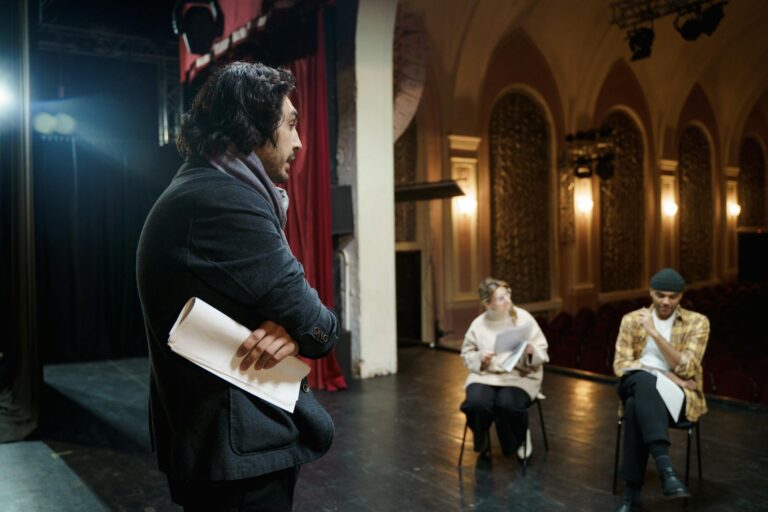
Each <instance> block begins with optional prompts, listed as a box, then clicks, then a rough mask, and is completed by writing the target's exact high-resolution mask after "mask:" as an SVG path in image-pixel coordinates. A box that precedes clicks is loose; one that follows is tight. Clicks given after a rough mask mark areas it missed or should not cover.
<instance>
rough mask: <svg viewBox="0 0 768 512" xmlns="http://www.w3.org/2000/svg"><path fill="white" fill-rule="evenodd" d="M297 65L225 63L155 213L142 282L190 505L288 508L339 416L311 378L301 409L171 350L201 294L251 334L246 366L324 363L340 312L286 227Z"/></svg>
mask: <svg viewBox="0 0 768 512" xmlns="http://www.w3.org/2000/svg"><path fill="white" fill-rule="evenodd" d="M293 89H294V79H293V75H291V74H290V73H289V72H288V71H285V70H281V69H272V68H269V67H267V66H264V65H262V64H251V63H242V62H236V63H233V64H229V65H226V66H224V67H223V68H221V69H219V70H218V71H216V72H215V73H214V74H213V75H212V76H211V77H210V78H209V79H208V80H207V81H206V83H205V84H204V85H203V87H202V88H201V89H200V91H199V93H198V94H197V96H196V97H195V99H194V101H193V104H192V108H191V110H190V112H188V113H187V114H186V115H185V118H184V121H183V123H182V127H181V134H180V135H179V138H178V141H177V144H178V148H179V151H180V153H181V154H182V155H183V156H184V157H186V163H185V164H184V165H183V166H182V167H181V168H180V169H179V171H178V172H177V173H176V176H174V178H173V180H172V181H171V183H170V185H169V186H168V188H167V189H166V190H165V191H164V192H163V194H162V195H161V196H160V198H159V199H158V200H157V202H156V203H155V205H154V207H153V208H152V210H151V211H150V213H149V216H148V217H147V221H146V223H145V225H144V229H143V231H142V233H141V238H140V240H139V248H138V261H137V278H138V286H139V295H140V298H141V305H142V309H143V312H144V321H145V324H146V329H147V338H148V341H149V351H150V372H151V375H150V383H151V389H150V417H151V433H152V438H153V446H154V450H155V451H156V453H157V458H158V465H159V467H160V470H161V471H163V472H164V473H165V474H166V476H167V477H168V483H169V487H170V493H171V498H172V500H173V501H174V502H176V503H178V504H180V505H182V506H183V507H184V510H188V511H193V510H201V511H202V510H205V511H225V510H226V511H231V510H239V511H245V510H248V511H250V510H260V511H261V510H266V511H286V510H291V507H292V502H293V491H294V486H295V483H296V479H297V477H298V470H299V466H300V465H301V464H304V463H307V462H310V461H312V460H315V459H317V458H319V457H321V456H322V455H323V454H324V453H325V452H326V451H327V450H328V448H329V447H330V444H331V439H332V437H333V423H332V421H331V418H330V417H329V415H328V414H327V413H326V412H325V410H323V408H322V407H321V406H320V405H319V404H318V403H317V401H316V400H315V398H314V397H313V395H312V393H311V392H310V390H309V387H308V386H307V384H306V380H305V382H304V383H303V384H302V391H301V392H300V393H299V399H298V402H297V404H296V408H295V410H294V412H293V413H292V414H291V413H288V412H286V411H284V410H282V409H279V408H277V407H274V406H272V405H271V404H269V403H267V402H265V401H263V400H260V399H259V398H256V397H254V396H252V395H249V394H247V393H245V392H243V391H242V390H240V389H239V388H236V387H234V386H232V385H230V384H228V383H227V382H226V381H224V380H222V379H220V378H218V377H216V376H214V375H213V374H211V373H209V372H207V371H206V370H203V369H202V368H200V367H198V366H197V365H195V364H193V363H191V362H189V361H187V360H186V359H183V358H182V357H180V356H178V355H176V354H175V353H173V352H172V351H171V350H170V348H169V347H168V345H167V339H168V333H169V331H170V329H171V326H172V325H173V323H174V321H175V320H176V317H177V316H178V314H179V312H180V311H181V308H182V306H183V305H184V303H185V302H186V301H187V300H188V299H189V298H190V297H199V298H200V299H202V300H204V301H205V302H207V303H208V304H210V305H212V306H213V307H215V308H216V309H218V310H220V311H222V312H223V313H225V314H226V315H228V316H230V317H232V318H233V319H235V320H236V321H237V322H239V323H241V324H243V325H245V326H248V327H250V328H252V329H255V330H254V331H253V333H252V334H251V335H250V336H249V337H248V339H246V340H244V341H243V344H242V345H241V346H240V348H239V349H238V352H237V356H238V357H242V361H241V363H240V368H241V369H243V370H244V369H247V368H248V367H249V366H253V367H254V368H256V369H257V370H259V369H262V368H271V367H273V366H275V365H276V364H278V363H279V362H280V361H281V360H282V359H284V358H285V357H287V356H289V355H296V354H301V355H302V356H304V357H310V358H318V357H321V356H323V355H325V354H327V353H328V351H330V350H331V348H332V347H333V345H334V344H335V343H336V341H337V339H338V332H337V321H336V318H335V316H334V315H333V313H332V312H331V311H330V310H329V309H328V308H326V307H325V306H324V305H323V304H322V303H321V302H320V300H319V298H318V296H317V293H316V292H315V290H313V289H312V288H311V287H310V286H309V285H308V284H307V281H306V279H305V278H304V271H303V268H302V266H301V265H300V264H299V262H298V261H296V259H295V258H294V257H293V254H292V253H291V250H290V248H289V247H288V243H287V241H286V238H285V234H284V233H283V226H285V221H286V209H287V207H288V197H287V194H286V193H285V191H284V190H283V189H280V188H277V187H275V185H274V184H275V183H283V182H285V181H286V180H288V176H289V174H290V169H291V162H292V161H293V159H294V157H295V154H296V152H297V151H298V150H299V149H301V141H300V140H299V136H298V133H297V132H296V123H297V121H298V117H299V114H298V112H297V111H296V109H295V108H294V107H293V105H292V103H291V101H290V99H289V98H288V95H289V94H290V93H291V91H293Z"/></svg>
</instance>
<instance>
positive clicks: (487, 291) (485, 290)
mask: <svg viewBox="0 0 768 512" xmlns="http://www.w3.org/2000/svg"><path fill="white" fill-rule="evenodd" d="M501 287H504V288H506V289H507V290H510V291H512V290H511V288H510V287H509V284H508V283H507V282H506V281H502V280H501V279H496V278H494V277H486V278H485V279H483V281H482V282H481V283H480V286H479V288H478V289H477V293H478V294H479V295H480V301H481V302H488V301H489V300H491V298H492V297H493V294H494V293H495V292H496V289H497V288H501Z"/></svg>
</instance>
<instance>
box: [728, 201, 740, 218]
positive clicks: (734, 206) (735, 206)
mask: <svg viewBox="0 0 768 512" xmlns="http://www.w3.org/2000/svg"><path fill="white" fill-rule="evenodd" d="M740 213H741V205H740V204H739V203H734V202H729V203H728V215H730V216H731V217H738V216H739V214H740Z"/></svg>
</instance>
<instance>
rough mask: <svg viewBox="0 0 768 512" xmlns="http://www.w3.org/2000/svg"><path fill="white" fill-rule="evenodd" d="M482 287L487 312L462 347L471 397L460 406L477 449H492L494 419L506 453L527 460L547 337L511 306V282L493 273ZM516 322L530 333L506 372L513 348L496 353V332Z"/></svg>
mask: <svg viewBox="0 0 768 512" xmlns="http://www.w3.org/2000/svg"><path fill="white" fill-rule="evenodd" d="M479 291H480V301H481V302H482V304H483V306H485V309H486V311H485V312H484V313H483V314H481V315H480V316H478V317H477V318H475V319H474V320H473V321H472V324H471V325H470V326H469V330H468V331H467V334H466V335H465V337H464V344H463V345H462V347H461V357H462V358H463V359H464V365H465V366H466V367H467V368H468V369H469V376H468V377H467V382H466V388H467V398H466V400H465V401H464V403H462V404H461V410H462V412H464V414H466V415H467V423H468V425H469V428H471V429H472V433H473V434H474V443H475V451H476V452H480V453H484V452H486V451H487V450H488V447H489V446H490V440H489V439H488V431H489V429H490V426H491V423H492V422H493V421H495V422H496V432H497V433H498V435H499V441H500V442H501V450H502V452H503V453H504V455H507V456H508V455H511V454H512V453H513V452H514V451H515V449H517V456H518V457H519V458H521V459H523V458H528V457H529V456H530V454H531V432H530V430H528V407H529V406H530V405H531V403H532V402H533V400H534V399H535V398H536V395H537V394H538V393H539V390H540V389H541V380H542V377H543V374H544V371H543V368H542V364H543V363H546V362H548V361H549V356H548V354H547V340H546V338H544V334H543V333H542V332H541V329H540V328H539V325H538V324H537V323H536V320H535V319H534V318H533V316H531V314H530V313H528V312H527V311H525V310H524V309H521V308H518V307H516V306H515V305H514V304H512V298H511V294H510V288H509V285H508V284H507V283H505V282H504V281H500V280H498V279H493V278H490V277H489V278H486V279H485V280H483V282H482V283H481V284H480V290H479ZM515 326H520V327H525V326H527V327H528V335H527V336H526V341H525V343H526V347H525V349H524V352H523V355H522V356H521V357H520V359H519V360H518V362H517V364H516V365H515V366H514V367H513V368H511V369H510V370H509V371H508V370H507V369H505V368H504V365H505V362H506V363H507V367H508V364H509V362H508V361H507V358H508V357H509V356H510V354H511V352H504V353H500V354H496V352H495V351H494V349H495V346H496V336H497V335H498V334H499V333H502V332H504V331H507V330H509V329H511V328H513V327H515ZM523 441H525V444H524V445H523Z"/></svg>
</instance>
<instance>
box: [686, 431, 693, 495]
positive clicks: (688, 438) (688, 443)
mask: <svg viewBox="0 0 768 512" xmlns="http://www.w3.org/2000/svg"><path fill="white" fill-rule="evenodd" d="M691 435H693V427H691V428H689V429H688V435H687V436H686V445H685V485H686V486H687V485H688V475H689V474H690V467H691Z"/></svg>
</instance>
